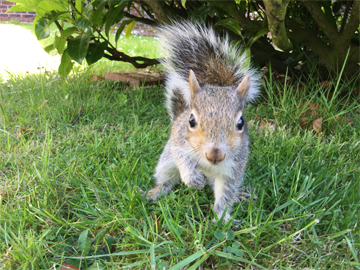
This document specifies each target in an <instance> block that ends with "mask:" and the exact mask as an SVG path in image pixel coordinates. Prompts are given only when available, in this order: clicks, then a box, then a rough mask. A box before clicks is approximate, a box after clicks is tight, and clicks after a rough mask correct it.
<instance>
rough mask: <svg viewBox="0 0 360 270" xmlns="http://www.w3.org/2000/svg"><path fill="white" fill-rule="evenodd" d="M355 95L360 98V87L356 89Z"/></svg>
mask: <svg viewBox="0 0 360 270" xmlns="http://www.w3.org/2000/svg"><path fill="white" fill-rule="evenodd" d="M353 94H354V95H355V96H356V97H358V96H360V87H358V88H356V89H355V90H354V92H353Z"/></svg>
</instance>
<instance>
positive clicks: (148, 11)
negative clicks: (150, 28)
mask: <svg viewBox="0 0 360 270" xmlns="http://www.w3.org/2000/svg"><path fill="white" fill-rule="evenodd" d="M139 4H140V5H141V8H142V9H143V10H144V11H145V12H146V14H147V15H148V16H149V18H151V19H152V20H155V17H154V15H153V14H152V13H151V11H150V10H149V9H148V7H149V6H148V5H147V4H146V3H144V2H143V1H139Z"/></svg>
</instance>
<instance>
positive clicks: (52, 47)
mask: <svg viewBox="0 0 360 270" xmlns="http://www.w3.org/2000/svg"><path fill="white" fill-rule="evenodd" d="M53 49H55V47H54V44H50V45H48V46H46V47H45V48H44V51H45V52H47V53H50V52H51V51H52V50H53Z"/></svg>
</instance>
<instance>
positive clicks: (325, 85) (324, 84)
mask: <svg viewBox="0 0 360 270" xmlns="http://www.w3.org/2000/svg"><path fill="white" fill-rule="evenodd" d="M332 84H333V83H332V82H329V81H323V82H321V83H319V84H318V87H319V88H325V87H328V86H330V85H332Z"/></svg>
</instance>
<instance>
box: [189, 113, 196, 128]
mask: <svg viewBox="0 0 360 270" xmlns="http://www.w3.org/2000/svg"><path fill="white" fill-rule="evenodd" d="M189 125H190V127H192V128H194V127H195V126H196V121H195V116H194V115H193V114H192V115H190V118H189Z"/></svg>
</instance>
